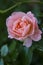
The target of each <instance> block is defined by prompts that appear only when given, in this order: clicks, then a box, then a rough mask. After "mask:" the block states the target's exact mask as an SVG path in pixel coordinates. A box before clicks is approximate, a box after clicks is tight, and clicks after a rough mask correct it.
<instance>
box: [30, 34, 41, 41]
mask: <svg viewBox="0 0 43 65" xmlns="http://www.w3.org/2000/svg"><path fill="white" fill-rule="evenodd" d="M31 39H32V40H33V41H39V40H41V35H40V34H35V35H33V36H31Z"/></svg>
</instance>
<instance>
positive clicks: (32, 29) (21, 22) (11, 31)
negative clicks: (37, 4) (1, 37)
mask: <svg viewBox="0 0 43 65" xmlns="http://www.w3.org/2000/svg"><path fill="white" fill-rule="evenodd" d="M6 26H7V30H8V37H9V38H15V39H17V40H20V41H22V40H25V41H24V44H23V45H25V46H27V47H29V46H31V44H32V40H33V41H39V40H40V39H41V34H42V32H41V30H40V29H39V27H38V22H37V19H36V18H35V17H34V14H32V13H31V12H27V14H25V13H23V12H14V13H12V14H11V16H9V17H8V18H7V20H6Z"/></svg>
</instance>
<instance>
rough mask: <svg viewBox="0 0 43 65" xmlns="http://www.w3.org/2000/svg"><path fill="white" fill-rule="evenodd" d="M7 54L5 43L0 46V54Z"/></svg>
mask: <svg viewBox="0 0 43 65" xmlns="http://www.w3.org/2000/svg"><path fill="white" fill-rule="evenodd" d="M7 54H8V46H7V45H3V46H2V47H1V56H6V55H7Z"/></svg>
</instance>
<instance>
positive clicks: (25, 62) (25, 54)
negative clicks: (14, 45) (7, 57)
mask: <svg viewBox="0 0 43 65" xmlns="http://www.w3.org/2000/svg"><path fill="white" fill-rule="evenodd" d="M32 55H33V52H32V48H26V47H23V48H22V51H21V53H20V55H19V62H20V65H30V63H31V60H32Z"/></svg>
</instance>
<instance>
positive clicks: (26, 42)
mask: <svg viewBox="0 0 43 65" xmlns="http://www.w3.org/2000/svg"><path fill="white" fill-rule="evenodd" d="M31 45H32V40H31V39H30V38H27V39H25V40H24V43H23V46H26V47H30V46H31Z"/></svg>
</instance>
